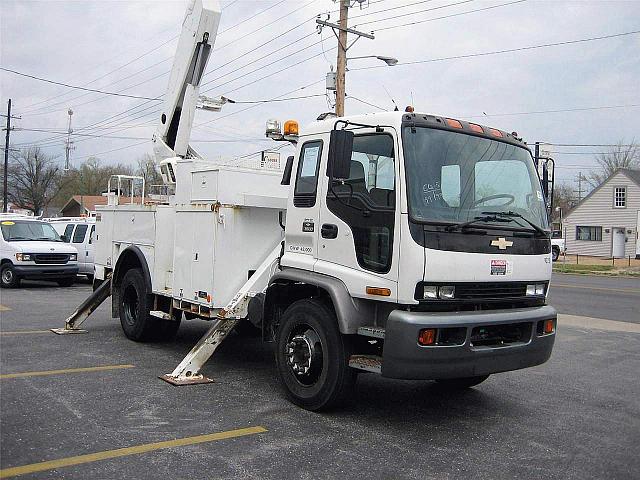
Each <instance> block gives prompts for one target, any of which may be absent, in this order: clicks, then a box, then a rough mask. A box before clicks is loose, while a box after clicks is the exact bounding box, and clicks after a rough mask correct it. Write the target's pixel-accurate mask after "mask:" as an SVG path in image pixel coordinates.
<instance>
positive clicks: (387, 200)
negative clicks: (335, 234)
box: [327, 134, 396, 273]
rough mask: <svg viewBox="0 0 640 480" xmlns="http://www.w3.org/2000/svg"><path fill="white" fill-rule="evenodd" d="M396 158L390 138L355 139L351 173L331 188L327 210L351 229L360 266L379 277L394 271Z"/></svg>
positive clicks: (380, 135) (368, 136)
mask: <svg viewBox="0 0 640 480" xmlns="http://www.w3.org/2000/svg"><path fill="white" fill-rule="evenodd" d="M394 161H395V154H394V146H393V137H391V135H388V134H370V135H357V136H356V137H355V138H354V139H353V153H352V155H351V172H350V175H349V178H348V179H347V180H346V181H345V182H344V184H343V185H342V184H334V185H331V186H330V188H329V191H328V192H327V206H328V208H329V210H330V211H331V212H333V213H334V214H335V215H336V216H337V217H339V218H340V219H342V220H343V221H344V222H345V223H347V224H348V225H349V227H350V228H351V231H352V233H353V241H354V244H355V250H356V257H357V260H358V264H359V265H360V266H361V267H362V268H364V269H366V270H371V271H373V272H378V273H387V272H388V271H389V270H390V269H391V258H392V250H393V226H394V222H395V200H396V197H395V166H394Z"/></svg>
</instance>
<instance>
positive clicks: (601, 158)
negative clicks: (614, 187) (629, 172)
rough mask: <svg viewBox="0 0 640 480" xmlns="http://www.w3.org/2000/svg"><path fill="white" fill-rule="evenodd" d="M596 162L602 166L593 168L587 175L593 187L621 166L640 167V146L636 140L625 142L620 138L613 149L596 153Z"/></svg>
mask: <svg viewBox="0 0 640 480" xmlns="http://www.w3.org/2000/svg"><path fill="white" fill-rule="evenodd" d="M596 162H598V165H599V166H600V168H599V169H597V170H592V171H591V172H590V173H589V176H588V177H587V182H589V184H590V185H591V186H592V187H593V188H595V187H597V186H598V185H601V184H602V183H603V182H604V181H605V180H606V179H607V178H609V177H610V176H611V175H613V173H614V172H615V171H616V170H618V169H620V168H640V146H639V145H638V144H636V143H635V141H631V142H630V143H625V142H624V140H620V141H619V142H618V144H617V145H616V146H615V147H612V148H611V151H609V152H607V153H601V154H598V155H596Z"/></svg>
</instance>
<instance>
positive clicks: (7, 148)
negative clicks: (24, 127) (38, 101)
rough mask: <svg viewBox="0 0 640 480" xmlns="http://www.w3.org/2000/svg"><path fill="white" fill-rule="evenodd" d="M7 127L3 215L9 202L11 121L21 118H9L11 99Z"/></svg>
mask: <svg viewBox="0 0 640 480" xmlns="http://www.w3.org/2000/svg"><path fill="white" fill-rule="evenodd" d="M0 116H1V117H4V115H0ZM6 116H7V126H6V127H5V130H6V131H7V133H6V134H5V137H4V178H3V183H2V185H3V194H2V211H3V212H4V213H7V210H8V209H9V200H8V197H7V195H8V189H9V186H8V183H9V182H8V179H9V150H10V148H9V135H10V133H11V119H12V118H15V119H16V120H18V119H20V118H21V117H12V116H11V99H9V102H7V115H6Z"/></svg>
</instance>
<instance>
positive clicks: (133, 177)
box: [107, 175, 145, 205]
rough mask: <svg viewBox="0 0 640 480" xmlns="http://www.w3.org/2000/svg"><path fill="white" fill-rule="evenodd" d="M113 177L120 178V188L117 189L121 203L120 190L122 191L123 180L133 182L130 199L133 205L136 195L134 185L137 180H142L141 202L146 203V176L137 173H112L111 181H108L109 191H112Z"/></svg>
mask: <svg viewBox="0 0 640 480" xmlns="http://www.w3.org/2000/svg"><path fill="white" fill-rule="evenodd" d="M113 178H117V179H118V190H117V195H118V204H119V203H120V192H122V180H128V181H129V182H130V184H131V199H130V202H129V203H130V204H132V205H133V203H134V201H133V199H134V195H133V187H134V184H135V181H136V180H140V181H142V195H141V197H142V199H141V204H142V205H144V192H145V179H144V177H140V176H137V175H111V177H109V182H108V183H107V192H108V193H111V180H112V179H113Z"/></svg>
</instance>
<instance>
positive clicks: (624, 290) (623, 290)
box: [551, 282, 640, 293]
mask: <svg viewBox="0 0 640 480" xmlns="http://www.w3.org/2000/svg"><path fill="white" fill-rule="evenodd" d="M553 287H562V288H583V289H585V290H602V291H604V292H618V293H640V290H638V289H636V288H610V287H590V286H588V285H569V284H566V283H554V282H551V288H553Z"/></svg>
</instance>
